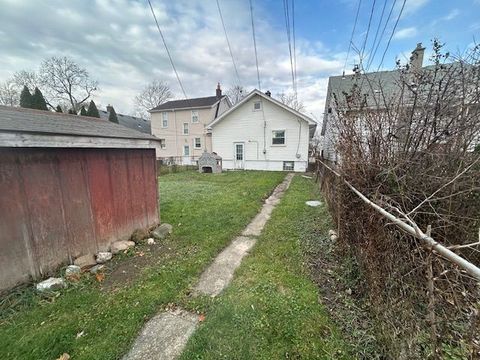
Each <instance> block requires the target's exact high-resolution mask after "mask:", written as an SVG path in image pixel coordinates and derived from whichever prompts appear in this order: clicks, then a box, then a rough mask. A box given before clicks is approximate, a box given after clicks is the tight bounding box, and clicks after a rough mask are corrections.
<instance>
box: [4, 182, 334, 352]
mask: <svg viewBox="0 0 480 360" xmlns="http://www.w3.org/2000/svg"><path fill="white" fill-rule="evenodd" d="M284 176H285V174H284V173H267V172H229V173H224V174H219V175H208V174H198V173H194V172H184V173H178V174H170V175H165V176H162V177H161V178H160V202H161V217H162V222H168V223H170V224H172V225H173V226H174V233H173V235H172V236H171V237H170V238H169V239H168V240H166V241H165V243H164V244H162V246H163V248H164V249H165V254H163V253H160V254H158V255H156V256H158V259H155V260H156V261H155V262H154V263H151V264H150V265H149V266H147V267H146V268H144V269H142V270H141V271H140V272H139V273H138V276H137V277H136V278H135V279H134V281H130V282H127V283H125V284H124V285H123V286H122V284H120V286H117V287H112V288H111V289H109V290H101V288H100V285H99V284H98V283H96V282H95V281H94V280H93V279H92V278H91V277H89V276H87V275H85V276H84V278H83V279H82V281H80V282H79V283H76V284H72V285H71V286H70V287H69V289H68V290H66V291H63V292H62V293H61V294H59V296H54V297H48V298H45V297H41V296H39V295H38V294H36V293H35V292H33V291H32V290H31V289H32V287H29V288H27V289H24V290H21V291H17V292H16V293H15V294H13V295H11V296H9V297H8V299H7V298H5V297H4V298H3V299H0V311H1V312H0V359H35V360H38V359H56V358H58V357H59V356H60V355H61V354H62V353H68V354H70V355H71V356H72V358H73V359H75V360H77V359H102V360H104V359H118V358H119V357H120V356H121V355H123V354H124V353H125V352H126V351H127V350H128V349H129V347H130V345H131V343H132V342H133V340H134V338H135V337H136V335H137V334H138V331H139V330H140V328H141V327H142V325H143V324H144V322H145V321H146V320H148V319H149V318H150V317H152V316H153V315H154V314H155V313H157V312H158V311H160V310H161V309H163V308H164V307H165V306H166V305H167V304H170V303H182V302H185V300H184V299H185V298H186V297H187V294H188V291H189V289H190V287H191V285H192V284H193V283H194V282H195V280H196V279H197V278H198V276H199V275H200V273H201V272H202V270H203V269H205V267H206V266H207V265H208V264H209V263H210V262H211V261H212V260H213V258H214V257H215V255H216V254H218V253H219V252H220V251H221V250H222V248H224V247H225V246H226V245H227V244H228V243H229V242H230V241H231V240H232V238H233V237H234V236H236V235H238V234H239V233H240V232H241V231H242V229H243V228H244V227H245V226H246V225H247V224H248V222H249V221H250V219H251V218H252V217H253V216H254V215H255V214H256V213H257V212H258V210H259V209H260V206H261V204H262V200H263V199H264V198H265V197H267V196H268V194H269V193H270V191H271V190H272V189H273V188H274V187H275V185H276V184H278V183H279V182H280V181H281V180H282V179H283V177H284ZM296 186H298V185H295V187H296ZM299 195H301V194H299ZM302 196H304V195H302ZM291 197H292V196H291V195H290V196H289V197H288V198H287V199H290V200H288V201H289V203H290V202H292V200H291ZM290 206H295V205H290ZM278 216H279V215H276V217H275V219H276V221H277V222H278V220H279V219H278ZM281 228H284V226H282V227H281ZM272 231H274V229H272V227H269V230H268V231H267V234H271V232H272ZM289 231H290V230H285V231H282V233H287V232H289ZM284 245H285V248H284V250H283V251H290V250H293V251H294V253H293V254H292V259H293V260H292V261H293V262H295V261H296V260H294V259H298V256H299V255H298V252H297V250H296V248H295V245H294V244H293V243H292V244H290V242H288V243H287V242H285V244H284ZM261 246H263V244H261ZM261 246H260V247H259V249H258V250H259V251H260V249H261ZM282 248H283V246H282ZM280 249H281V248H278V251H280ZM145 251H147V249H146V248H145ZM259 251H257V254H258V252H259ZM275 252H277V250H276V251H275ZM132 256H135V255H133V254H131V255H130V258H131V257H132ZM123 257H125V259H120V261H119V260H118V259H117V260H116V261H114V262H113V264H115V263H116V264H117V265H121V263H122V261H128V260H129V257H128V256H123ZM255 259H257V261H258V255H257V256H255ZM117 265H113V266H117ZM248 266H249V267H251V266H252V262H249V265H248ZM249 267H247V268H244V269H243V271H242V273H243V274H245V271H246V270H247V269H248V268H249ZM262 268H263V270H261V271H260V272H259V273H258V275H261V276H260V278H259V280H258V281H259V282H258V284H257V283H256V282H255V281H254V279H253V276H255V274H251V275H249V276H248V277H247V278H246V280H248V279H250V280H249V281H252V282H253V283H254V284H256V285H254V287H252V291H253V290H254V289H258V292H259V294H263V295H262V296H266V295H268V292H269V291H271V292H272V294H273V295H275V288H274V287H273V288H272V286H274V285H273V284H267V283H263V281H265V280H266V279H265V276H267V275H268V273H270V272H271V271H273V272H275V273H276V272H277V271H278V270H281V271H282V272H283V271H285V270H286V269H278V266H277V265H276V263H273V264H272V268H271V270H268V266H266V264H263V265H260V264H259V265H258V269H259V270H260V269H262ZM267 270H268V271H267ZM263 272H265V274H264V275H262V274H263ZM273 275H274V274H272V276H273ZM108 276H109V274H108V273H107V280H108ZM275 276H277V275H275ZM275 276H274V277H275ZM278 276H280V274H278ZM246 280H245V281H246ZM292 281H293V280H292ZM297 283H298V281H297V280H295V281H294V284H297ZM285 286H287V287H286V289H287V291H296V290H295V289H296V286H297V285H295V287H294V288H291V289H290V287H289V286H288V284H285ZM299 286H300V285H299ZM235 288H238V281H237V282H236V286H235ZM299 290H300V294H301V296H300V297H301V299H302V300H301V302H299V303H298V304H297V305H295V304H292V305H294V306H300V308H299V309H301V308H303V307H304V306H305V304H306V303H307V304H308V306H310V302H312V301H314V297H315V296H316V295H315V294H316V293H315V289H314V288H313V286H312V285H311V284H310V283H308V282H306V280H302V282H301V288H299ZM229 294H232V293H231V292H229ZM254 294H257V291H255V292H254ZM230 296H231V295H230ZM245 296H246V295H245ZM226 299H228V297H226ZM289 299H290V297H286V298H285V299H282V298H281V297H279V296H278V295H277V296H274V297H273V298H272V301H275V302H277V301H279V302H280V303H279V304H283V303H284V302H286V303H285V304H288V303H289V301H290V300H289ZM7 300H8V301H7ZM267 300H268V299H267V298H264V301H265V302H266V301H267ZM14 303H16V305H11V306H10V307H8V306H7V305H8V304H14ZM242 303H243V302H242ZM6 304H7V305H6ZM254 305H255V306H259V309H262V303H261V302H260V300H258V301H257V302H256V303H255V304H254ZM249 306H250V305H249ZM292 310H294V309H292ZM318 312H319V313H320V314H322V312H321V310H318ZM295 313H296V312H295V311H294V312H293V313H292V314H295ZM309 314H310V312H309ZM266 315H268V314H264V315H263V316H266ZM272 315H274V316H275V315H276V314H275V313H273V314H272ZM279 315H280V314H279ZM305 315H307V314H305ZM310 315H311V314H310ZM282 316H283V315H282ZM213 319H214V318H213V316H212V320H213ZM307 320H308V319H307ZM245 321H247V319H245ZM268 321H273V319H270V320H269V319H267V318H265V319H264V318H263V317H261V318H258V319H257V323H256V326H260V327H262V326H267V325H268V323H267V322H268ZM299 321H303V318H302V319H299ZM217 322H218V320H217ZM208 324H210V322H209V323H208ZM245 325H246V324H245ZM245 325H244V326H243V327H242V329H244V330H245ZM314 325H315V327H314V328H312V330H314V329H322V331H326V329H327V327H324V326H323V325H321V324H318V325H317V324H314ZM320 325H321V326H320ZM325 326H326V325H325ZM205 328H206V327H203V328H202V329H201V333H200V335H199V336H200V337H196V339H201V334H203V333H204V331H205V330H204V329H205ZM293 330H295V328H289V329H288V333H286V334H285V336H289V338H291V337H292V336H293V337H294V338H298V336H299V335H295V334H292V333H291V332H292V331H293ZM299 330H300V329H299ZM304 333H305V334H306V333H309V332H305V331H302V332H301V333H300V334H304ZM77 334H78V335H79V336H78V337H77ZM316 335H317V336H323V335H322V334H320V333H319V334H316ZM252 337H253V334H249V336H248V337H246V338H245V339H244V340H245V341H251V340H252V346H259V345H264V343H263V342H262V343H260V344H259V342H258V341H253V340H254V339H252ZM276 338H278V336H277V337H276ZM236 341H240V340H236ZM315 344H317V342H315ZM318 344H322V342H321V341H320V342H318ZM305 346H306V345H305ZM315 346H317V345H315ZM310 347H311V346H308V348H310ZM242 348H243V349H244V347H242ZM193 349H195V347H192V346H191V347H190V351H193ZM328 351H330V349H328Z"/></svg>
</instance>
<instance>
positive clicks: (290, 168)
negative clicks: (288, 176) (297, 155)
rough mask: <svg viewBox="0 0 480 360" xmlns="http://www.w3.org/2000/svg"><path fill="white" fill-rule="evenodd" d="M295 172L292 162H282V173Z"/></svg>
mask: <svg viewBox="0 0 480 360" xmlns="http://www.w3.org/2000/svg"><path fill="white" fill-rule="evenodd" d="M293 170H295V162H294V161H284V162H283V171H293Z"/></svg>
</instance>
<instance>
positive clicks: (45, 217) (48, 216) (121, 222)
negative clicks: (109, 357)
mask: <svg viewBox="0 0 480 360" xmlns="http://www.w3.org/2000/svg"><path fill="white" fill-rule="evenodd" d="M157 142H158V139H156V138H155V137H153V136H152V135H149V134H142V133H141V132H138V131H134V130H131V129H128V128H126V127H123V126H120V125H117V124H113V123H111V122H108V121H104V120H101V119H98V118H90V117H84V116H77V115H67V114H62V113H55V112H51V111H40V110H32V109H24V108H16V107H6V106H0V169H1V174H0V194H2V195H1V197H2V200H1V201H0V214H1V216H0V292H1V291H2V290H4V289H8V288H10V287H12V286H15V285H16V284H17V283H20V282H23V281H28V280H29V279H30V278H32V277H33V278H34V279H37V278H40V277H42V276H44V275H46V274H48V273H51V272H52V271H54V270H55V269H56V267H58V266H59V265H60V264H65V263H71V261H72V259H74V258H76V257H77V256H79V255H83V254H95V253H96V252H98V251H105V250H106V249H108V248H109V246H110V244H111V243H112V242H113V241H116V240H120V239H128V238H129V237H130V236H131V234H132V232H133V231H134V230H135V229H138V228H145V229H147V228H150V227H151V226H154V225H156V224H158V222H159V209H158V190H157V189H158V187H157V176H156V159H155V147H156V143H157Z"/></svg>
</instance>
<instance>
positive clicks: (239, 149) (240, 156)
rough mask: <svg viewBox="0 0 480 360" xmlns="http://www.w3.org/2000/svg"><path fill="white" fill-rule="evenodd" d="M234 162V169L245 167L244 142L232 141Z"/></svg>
mask: <svg viewBox="0 0 480 360" xmlns="http://www.w3.org/2000/svg"><path fill="white" fill-rule="evenodd" d="M233 146H234V150H235V154H234V162H235V169H244V168H245V144H244V143H234V144H233Z"/></svg>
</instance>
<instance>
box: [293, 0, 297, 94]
mask: <svg viewBox="0 0 480 360" xmlns="http://www.w3.org/2000/svg"><path fill="white" fill-rule="evenodd" d="M292 28H293V33H292V35H293V73H294V75H295V76H294V77H295V100H297V88H298V80H297V50H296V46H295V43H296V42H295V0H292Z"/></svg>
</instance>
